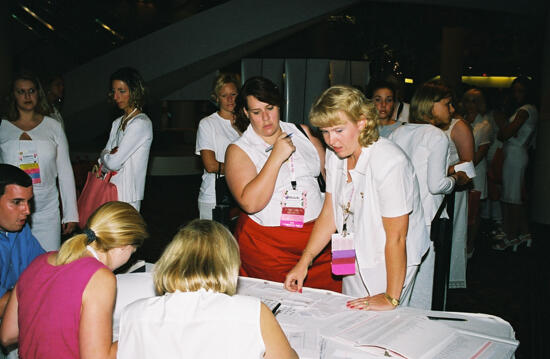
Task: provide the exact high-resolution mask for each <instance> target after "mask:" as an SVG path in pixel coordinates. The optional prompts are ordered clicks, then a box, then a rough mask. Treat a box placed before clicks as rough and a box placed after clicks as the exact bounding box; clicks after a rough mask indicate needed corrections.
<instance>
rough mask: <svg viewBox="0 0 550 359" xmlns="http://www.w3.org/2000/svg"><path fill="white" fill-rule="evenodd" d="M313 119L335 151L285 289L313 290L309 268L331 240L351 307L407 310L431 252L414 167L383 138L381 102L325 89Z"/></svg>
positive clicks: (344, 90) (330, 155)
mask: <svg viewBox="0 0 550 359" xmlns="http://www.w3.org/2000/svg"><path fill="white" fill-rule="evenodd" d="M310 121H311V123H312V124H313V125H314V126H317V127H319V128H320V129H321V132H322V134H323V137H324V139H325V142H326V143H327V145H328V146H329V147H330V149H331V151H330V152H327V158H326V170H327V191H326V197H325V203H324V205H323V210H322V211H321V214H320V215H319V219H318V220H317V221H316V223H315V227H314V228H313V231H312V233H311V237H310V239H309V242H308V244H307V247H306V248H305V250H304V251H303V254H302V257H301V258H300V260H299V261H298V263H297V264H296V266H295V267H294V268H293V269H292V270H291V271H290V272H289V273H288V275H287V277H286V280H285V287H286V288H287V289H288V290H291V291H297V290H301V288H302V285H307V282H305V283H306V284H304V279H305V278H306V276H307V275H309V274H308V272H309V263H310V262H311V261H312V259H313V258H315V257H316V256H317V254H318V253H319V252H320V251H321V249H322V248H324V247H325V246H326V245H327V244H328V243H329V242H331V241H332V250H333V259H332V261H333V270H334V271H337V272H339V273H341V274H343V275H344V278H343V287H342V292H343V293H344V294H347V295H350V296H354V297H357V299H355V300H352V301H350V302H348V307H350V308H353V309H361V310H390V309H394V308H395V307H396V306H397V305H399V304H403V305H407V304H408V301H409V298H410V293H411V289H412V286H413V283H414V277H415V275H416V272H417V270H418V266H419V264H420V262H421V259H422V256H423V255H424V254H425V253H426V251H427V250H428V248H429V237H428V233H427V231H426V226H425V223H424V215H423V211H422V204H421V202H420V196H419V189H418V182H417V180H416V177H415V174H414V168H413V166H412V164H411V163H410V161H409V159H408V158H407V156H406V155H405V153H404V152H403V151H402V150H401V149H400V148H399V147H398V146H397V145H396V144H394V143H393V142H391V141H389V140H387V139H385V138H379V136H378V130H377V124H378V121H377V115H376V108H375V105H374V103H373V102H371V101H369V100H367V99H366V98H365V97H364V95H363V94H362V93H361V92H360V91H358V90H356V89H354V88H351V87H347V86H334V87H331V88H329V89H328V90H326V91H325V92H324V93H323V94H322V95H321V97H320V98H319V99H318V100H317V101H316V103H315V104H314V105H313V107H312V109H311V111H310ZM335 232H336V233H335ZM341 254H345V256H344V255H341Z"/></svg>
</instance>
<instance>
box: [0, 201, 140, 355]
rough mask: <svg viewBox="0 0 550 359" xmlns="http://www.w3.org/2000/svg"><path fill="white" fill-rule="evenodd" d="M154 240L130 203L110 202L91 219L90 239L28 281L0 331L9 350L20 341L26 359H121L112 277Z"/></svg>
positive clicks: (84, 237) (42, 264)
mask: <svg viewBox="0 0 550 359" xmlns="http://www.w3.org/2000/svg"><path fill="white" fill-rule="evenodd" d="M147 237H148V234H147V230H146V226H145V222H144V221H143V218H142V217H141V215H140V214H139V212H138V211H137V210H136V209H135V208H134V207H132V206H131V205H130V204H128V203H124V202H108V203H106V204H104V205H102V206H101V207H99V208H98V209H97V210H96V211H95V212H94V213H93V214H92V215H91V216H90V218H89V219H88V223H87V224H86V228H85V229H84V233H82V234H77V235H75V236H73V237H72V238H70V239H69V240H67V241H66V242H65V243H63V245H62V246H61V249H60V250H59V252H49V253H45V254H43V255H41V256H39V257H37V258H36V259H35V260H34V261H33V262H32V263H31V264H30V265H29V266H28V267H27V269H26V270H25V271H24V272H23V273H22V274H21V276H20V277H19V281H18V282H17V285H16V286H15V288H14V290H13V292H12V295H11V297H10V300H9V302H8V306H7V308H6V312H5V314H4V318H3V319H2V327H1V328H0V339H1V342H2V345H4V346H9V345H11V344H14V343H16V342H17V341H19V354H20V357H21V358H28V359H30V358H40V359H47V358H115V357H116V351H117V343H112V316H113V308H114V305H115V294H116V278H115V276H114V274H113V272H112V271H113V270H115V269H117V268H118V267H120V266H122V265H123V264H124V263H126V262H127V261H128V259H130V256H131V255H132V253H133V252H134V251H135V250H136V248H137V247H138V246H140V245H141V244H143V241H144V239H145V238H147Z"/></svg>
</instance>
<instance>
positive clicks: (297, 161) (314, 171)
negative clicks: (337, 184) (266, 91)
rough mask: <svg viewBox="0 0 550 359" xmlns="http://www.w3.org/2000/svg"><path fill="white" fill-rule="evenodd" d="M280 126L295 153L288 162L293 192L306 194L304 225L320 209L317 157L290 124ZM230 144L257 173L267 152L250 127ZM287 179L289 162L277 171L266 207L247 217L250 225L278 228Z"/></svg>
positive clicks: (321, 205)
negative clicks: (290, 141)
mask: <svg viewBox="0 0 550 359" xmlns="http://www.w3.org/2000/svg"><path fill="white" fill-rule="evenodd" d="M280 126H281V128H282V130H283V131H284V132H286V133H292V134H293V135H292V143H294V146H295V147H296V151H295V152H294V153H293V154H292V162H293V163H294V171H295V177H296V182H297V189H298V190H303V191H305V192H306V202H307V206H306V210H305V219H304V221H305V222H309V221H312V220H314V219H316V218H317V217H319V213H320V212H321V208H322V207H323V195H322V194H321V191H320V189H319V184H318V182H317V176H318V175H319V173H320V171H321V161H320V159H319V153H318V152H317V150H316V149H315V147H314V146H313V144H312V143H311V141H310V140H309V139H308V138H307V137H306V136H305V135H304V134H303V133H302V132H301V131H300V130H299V129H297V128H296V126H295V125H294V124H293V123H287V122H282V121H281V122H280ZM234 144H235V145H237V146H239V147H240V148H241V149H242V150H243V151H244V152H245V153H246V154H247V155H248V157H249V158H250V160H251V161H252V163H254V166H255V167H256V171H257V173H260V171H261V169H262V168H263V166H264V164H265V162H266V161H267V159H268V158H269V156H270V154H271V152H265V149H266V148H267V147H268V146H269V145H268V144H267V143H266V142H265V141H264V140H263V139H262V138H261V137H260V136H258V135H257V134H256V132H255V131H254V129H253V128H252V126H250V125H249V126H248V129H247V130H246V131H245V132H244V133H243V135H242V136H241V137H240V138H239V139H238V140H237V141H235V142H234ZM291 177H292V176H291V161H290V159H289V160H287V161H285V162H284V163H283V165H282V166H281V168H280V169H279V174H278V175H277V181H276V183H275V189H274V191H273V194H272V196H271V199H270V200H269V203H268V204H267V206H265V207H264V208H263V209H262V210H261V211H259V212H256V213H254V214H249V217H250V218H251V219H252V220H253V221H254V222H256V223H258V224H259V225H262V226H268V227H276V226H279V225H280V220H281V211H282V209H281V201H282V197H283V192H284V190H285V189H289V188H291V184H290V181H291V180H290V179H291Z"/></svg>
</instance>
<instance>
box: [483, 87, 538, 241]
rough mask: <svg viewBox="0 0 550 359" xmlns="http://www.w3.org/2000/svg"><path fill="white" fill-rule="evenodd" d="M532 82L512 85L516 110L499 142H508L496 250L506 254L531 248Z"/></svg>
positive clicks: (535, 117) (534, 113)
mask: <svg viewBox="0 0 550 359" xmlns="http://www.w3.org/2000/svg"><path fill="white" fill-rule="evenodd" d="M530 90H531V81H530V80H529V79H528V78H526V77H518V78H516V79H515V80H514V82H513V83H512V97H513V100H514V102H515V106H516V110H515V112H514V113H513V114H512V116H510V118H509V120H508V124H507V125H506V126H504V127H503V128H501V129H500V131H499V133H498V139H499V140H501V141H503V142H504V147H503V148H504V162H503V164H502V195H501V198H500V201H501V204H502V217H503V221H502V222H503V230H504V235H502V236H500V243H497V244H495V245H494V246H493V248H494V249H497V250H504V249H506V248H508V247H513V249H514V251H515V250H516V249H517V248H518V246H519V245H521V244H526V245H527V246H528V247H530V246H531V241H532V238H531V234H530V232H529V221H528V219H527V208H526V203H527V198H526V192H527V189H526V184H525V171H526V169H527V164H528V162H529V153H528V151H529V149H531V148H532V147H534V144H535V132H536V126H537V121H538V111H537V108H536V107H535V106H534V105H533V96H532V94H531V93H530Z"/></svg>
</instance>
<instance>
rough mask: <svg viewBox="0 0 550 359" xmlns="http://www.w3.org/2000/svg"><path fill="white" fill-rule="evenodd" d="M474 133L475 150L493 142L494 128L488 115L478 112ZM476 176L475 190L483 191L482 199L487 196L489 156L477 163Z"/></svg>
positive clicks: (473, 125)
mask: <svg viewBox="0 0 550 359" xmlns="http://www.w3.org/2000/svg"><path fill="white" fill-rule="evenodd" d="M472 133H473V134H474V151H475V152H477V151H478V150H479V147H481V146H483V145H490V144H491V137H492V134H493V132H492V129H491V123H490V122H489V118H488V116H483V115H481V114H477V116H476V118H475V119H474V122H472ZM475 169H476V176H475V177H474V178H473V182H474V190H476V191H479V192H481V199H485V198H487V156H485V157H483V159H482V160H481V161H479V163H478V164H477V165H476V167H475Z"/></svg>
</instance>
